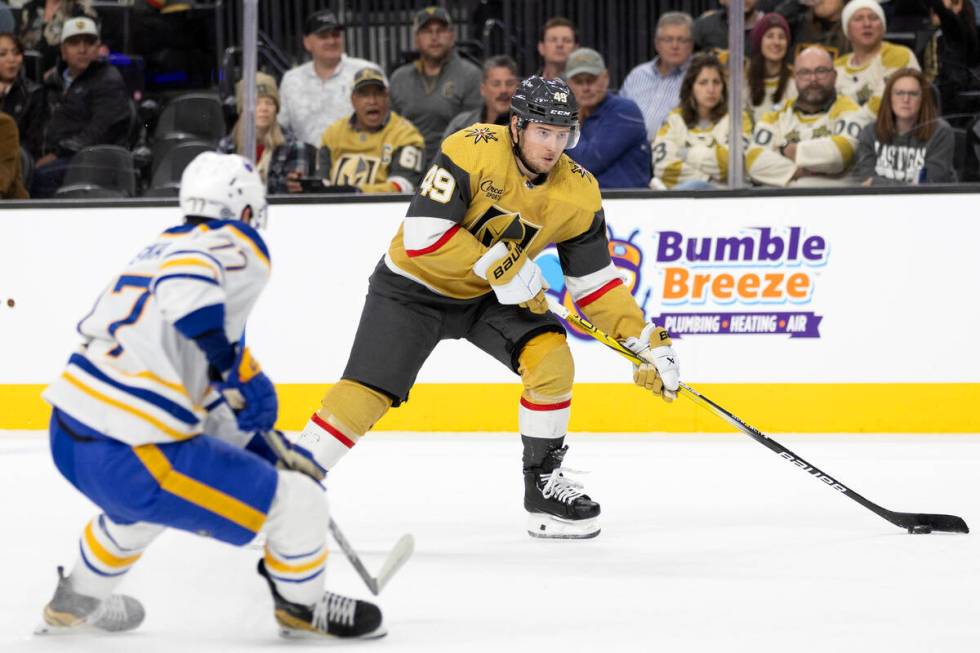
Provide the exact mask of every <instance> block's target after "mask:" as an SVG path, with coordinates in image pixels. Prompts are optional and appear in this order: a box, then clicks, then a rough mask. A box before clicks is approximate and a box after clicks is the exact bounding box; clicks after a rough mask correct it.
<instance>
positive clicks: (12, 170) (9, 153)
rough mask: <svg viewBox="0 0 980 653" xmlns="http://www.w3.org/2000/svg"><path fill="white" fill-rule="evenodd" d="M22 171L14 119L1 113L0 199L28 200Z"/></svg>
mask: <svg viewBox="0 0 980 653" xmlns="http://www.w3.org/2000/svg"><path fill="white" fill-rule="evenodd" d="M27 197H28V195H27V189H26V188H24V180H23V177H22V173H21V169H20V139H19V137H18V135H17V123H16V122H15V121H14V119H13V117H11V116H9V115H7V114H6V113H2V112H0V199H5V200H24V199H27Z"/></svg>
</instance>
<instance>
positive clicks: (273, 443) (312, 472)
mask: <svg viewBox="0 0 980 653" xmlns="http://www.w3.org/2000/svg"><path fill="white" fill-rule="evenodd" d="M262 437H263V438H264V439H265V441H266V442H267V443H268V445H269V447H270V448H271V449H272V450H273V451H274V452H275V454H276V456H277V457H278V458H279V461H280V463H281V464H282V465H284V466H285V467H287V468H289V469H292V470H293V471H297V472H301V473H303V474H306V475H307V476H309V477H310V478H312V479H313V480H314V481H316V482H317V483H323V480H324V479H325V478H326V476H327V472H326V470H324V469H323V468H322V467H320V466H319V465H318V464H316V463H315V462H314V461H313V460H311V459H310V458H308V457H307V455H304V454H301V453H299V452H297V451H296V450H294V449H293V448H292V447H291V446H290V443H289V442H288V441H287V440H286V438H285V436H283V434H282V433H281V432H279V431H276V430H270V431H263V432H262ZM329 528H330V534H331V535H333V539H335V540H336V541H337V544H339V545H340V548H341V550H342V551H343V552H344V555H345V556H347V559H348V560H349V561H350V563H351V566H353V567H354V570H355V571H356V572H357V575H358V576H360V577H361V580H363V581H364V584H365V585H367V588H368V589H369V590H371V593H372V594H374V595H375V596H377V595H378V594H379V593H380V592H381V590H382V589H384V586H385V585H387V584H388V581H390V580H391V577H392V576H394V575H395V572H396V571H398V570H399V569H401V566H402V565H404V564H405V563H406V562H407V561H408V559H409V558H410V557H411V555H412V553H413V552H414V551H415V538H414V537H412V535H411V533H406V534H405V535H402V536H401V537H400V538H399V540H398V542H396V543H395V546H394V548H393V549H392V550H391V551H390V552H388V555H387V556H386V557H385V561H384V564H382V565H381V571H380V572H378V575H377V576H372V575H371V574H370V572H368V570H367V567H365V566H364V563H363V562H361V557H360V556H359V555H357V551H355V550H354V547H352V546H351V545H350V542H348V541H347V538H346V537H344V534H343V532H341V530H340V526H338V525H337V522H335V521H334V520H333V518H331V519H330V523H329Z"/></svg>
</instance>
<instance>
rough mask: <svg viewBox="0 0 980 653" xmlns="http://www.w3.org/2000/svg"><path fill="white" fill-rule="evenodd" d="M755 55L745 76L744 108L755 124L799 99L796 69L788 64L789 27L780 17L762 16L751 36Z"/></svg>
mask: <svg viewBox="0 0 980 653" xmlns="http://www.w3.org/2000/svg"><path fill="white" fill-rule="evenodd" d="M749 40H750V42H751V45H752V56H751V57H750V58H749V67H748V71H747V73H746V85H745V109H746V110H747V111H748V112H749V114H750V115H751V117H752V124H753V125H754V124H755V123H757V122H759V119H760V118H762V115H763V114H765V113H768V112H770V111H776V110H777V109H778V108H779V106H780V105H781V104H782V103H783V102H784V101H786V100H792V99H793V98H795V97H796V84H795V83H794V82H793V67H792V66H790V65H789V43H790V33H789V24H788V23H787V22H786V19H785V18H783V17H782V16H781V15H780V14H777V13H771V14H766V15H765V16H763V17H762V18H761V19H760V20H759V21H758V22H756V24H755V27H753V28H752V34H751V36H750V37H749Z"/></svg>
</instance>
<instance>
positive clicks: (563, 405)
mask: <svg viewBox="0 0 980 653" xmlns="http://www.w3.org/2000/svg"><path fill="white" fill-rule="evenodd" d="M521 405H522V406H524V407H525V408H527V409H528V410H561V409H562V408H568V407H569V406H571V405H572V400H571V399H568V400H567V401H559V402H558V403H557V404H535V403H532V402H530V401H528V400H527V399H525V398H524V397H521Z"/></svg>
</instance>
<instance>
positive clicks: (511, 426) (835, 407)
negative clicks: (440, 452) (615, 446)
mask: <svg viewBox="0 0 980 653" xmlns="http://www.w3.org/2000/svg"><path fill="white" fill-rule="evenodd" d="M691 385H692V386H693V387H694V388H695V389H697V390H698V391H700V392H702V393H704V394H705V395H707V396H708V397H710V398H711V399H712V400H714V401H715V402H716V403H718V404H720V405H721V406H723V407H725V408H726V409H727V410H729V411H730V412H732V413H734V414H735V415H738V416H739V417H740V418H742V419H743V420H745V421H746V422H748V423H749V424H751V425H753V426H755V427H757V428H759V429H760V430H762V431H763V432H772V433H980V412H978V411H976V410H974V407H975V406H978V405H980V383H922V384H912V383H908V384H903V383H849V384H831V383H827V384H817V383H772V384H768V383H752V384H724V383H722V384H716V383H706V384H700V383H697V382H696V381H692V382H691ZM329 387H330V386H329V385H316V384H282V385H279V386H277V388H278V390H279V427H280V428H283V429H286V430H299V429H302V428H303V426H304V425H305V424H306V421H307V420H308V419H309V417H310V415H311V414H312V413H313V411H314V410H316V409H317V408H319V406H320V400H321V399H322V398H323V394H324V393H325V392H326V391H327V389H328V388H329ZM43 389H44V386H43V385H0V406H2V410H0V429H17V430H22V429H23V430H27V429H46V428H47V426H48V417H49V415H50V408H49V407H48V405H47V404H46V403H45V402H44V401H43V400H42V399H41V397H40V394H41V391H42V390H43ZM520 394H521V388H520V385H518V384H516V383H515V384H480V383H472V384H438V383H424V384H419V385H417V386H415V388H413V389H412V393H411V396H410V398H409V401H408V402H407V403H406V404H404V405H403V406H401V407H400V408H396V409H392V410H390V411H388V414H387V415H385V416H384V418H382V420H381V421H380V422H379V423H378V425H377V427H376V429H375V430H382V431H516V430H517V405H518V403H517V402H518V400H519V399H520ZM569 430H571V431H573V432H588V431H592V432H625V433H632V432H670V433H698V432H707V433H715V432H721V431H730V430H732V429H730V428H729V427H728V426H727V425H726V424H725V423H723V422H722V421H721V420H719V419H718V418H716V417H715V416H714V415H712V414H711V413H709V412H708V411H706V410H703V409H700V408H698V407H697V406H695V405H694V404H693V403H691V402H689V401H685V400H683V399H682V398H678V400H677V401H675V402H674V403H673V404H665V403H664V402H662V401H660V400H659V399H657V398H655V397H652V396H650V395H649V394H647V393H645V392H644V391H642V390H640V389H639V388H637V387H635V386H633V385H632V384H614V383H578V384H576V385H575V389H574V394H573V396H572V421H571V425H570V429H569Z"/></svg>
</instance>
